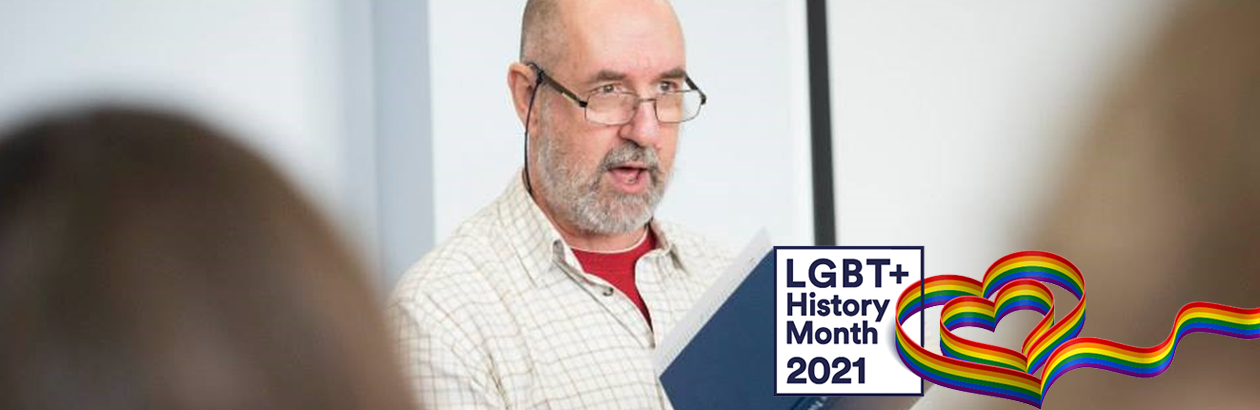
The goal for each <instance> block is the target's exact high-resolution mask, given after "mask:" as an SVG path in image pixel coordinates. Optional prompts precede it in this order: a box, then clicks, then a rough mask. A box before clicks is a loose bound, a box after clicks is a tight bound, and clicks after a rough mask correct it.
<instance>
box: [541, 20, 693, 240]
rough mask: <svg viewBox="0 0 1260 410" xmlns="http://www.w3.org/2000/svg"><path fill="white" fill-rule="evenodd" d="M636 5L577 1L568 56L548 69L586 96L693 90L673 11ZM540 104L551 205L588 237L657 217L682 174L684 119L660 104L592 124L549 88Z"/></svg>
mask: <svg viewBox="0 0 1260 410" xmlns="http://www.w3.org/2000/svg"><path fill="white" fill-rule="evenodd" d="M633 3H639V2H623V1H610V2H603V1H578V2H571V3H569V4H568V5H567V7H566V12H565V13H564V17H562V18H564V19H565V23H566V29H565V33H564V35H565V36H566V38H567V40H568V41H567V47H566V50H565V51H564V52H563V53H562V57H561V59H560V61H559V62H557V63H556V64H554V66H553V67H543V68H544V69H545V70H547V74H548V75H549V76H551V77H552V78H554V79H555V80H556V81H558V82H560V83H561V84H563V85H564V86H565V87H567V88H569V89H570V90H572V91H573V92H574V93H576V94H577V95H578V96H579V97H580V98H582V99H589V97H590V96H591V95H593V94H594V93H599V92H609V91H619V92H629V93H634V94H636V95H638V96H639V97H640V98H654V97H656V96H657V95H658V94H660V93H661V92H662V91H667V90H674V89H682V88H684V87H683V83H684V80H683V78H682V73H683V72H684V69H685V67H686V57H685V54H684V50H683V39H682V33H681V31H680V28H679V27H678V24H677V20H676V18H675V17H674V15H673V12H672V10H670V9H669V7H668V5H664V4H650V5H643V4H633ZM653 3H655V2H653ZM544 93H545V94H546V95H545V96H544V95H543V94H544ZM538 102H539V103H540V107H539V108H540V112H539V121H540V126H539V133H538V135H537V136H536V137H535V138H534V142H535V144H534V148H533V151H534V152H535V155H536V162H535V166H536V168H535V169H536V170H537V174H538V177H539V178H538V180H537V181H535V184H536V185H539V186H538V187H537V188H541V189H539V190H538V191H541V194H542V195H541V198H539V199H540V200H541V201H542V202H545V204H543V205H544V206H546V207H548V208H549V209H551V210H552V213H553V214H554V216H555V217H558V218H561V219H563V220H564V222H567V223H568V224H570V225H571V226H572V227H573V228H576V229H578V230H581V231H584V232H586V233H595V234H616V233H625V232H630V231H632V230H634V229H637V228H640V227H642V226H643V225H644V224H645V223H647V221H648V220H650V219H651V217H652V214H653V212H654V210H655V208H656V205H657V204H658V203H659V202H660V200H661V198H662V197H663V195H664V192H665V186H666V185H667V183H668V181H669V178H670V174H671V171H672V170H673V162H674V153H675V148H676V147H677V143H678V124H662V123H660V122H659V121H658V120H657V118H656V113H655V111H654V109H653V104H652V103H651V102H645V103H641V104H639V105H638V108H637V111H636V112H635V113H634V116H633V118H631V120H630V122H628V123H626V124H623V125H604V124H598V123H594V122H590V121H588V120H587V119H586V117H585V115H584V111H583V109H582V108H581V107H579V106H578V105H577V104H576V103H575V102H574V101H572V100H570V99H568V98H566V97H564V96H562V95H560V94H559V93H557V92H555V90H554V89H551V88H550V87H547V86H543V88H542V90H540V98H539V100H538Z"/></svg>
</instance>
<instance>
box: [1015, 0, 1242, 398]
mask: <svg viewBox="0 0 1260 410" xmlns="http://www.w3.org/2000/svg"><path fill="white" fill-rule="evenodd" d="M1257 39H1260V2H1256V1H1235V0H1199V1H1192V2H1187V3H1183V4H1182V5H1181V7H1179V8H1178V9H1175V10H1174V13H1173V14H1172V15H1171V19H1170V20H1169V21H1168V22H1167V24H1166V25H1165V26H1164V28H1163V30H1162V31H1160V32H1159V34H1158V35H1157V36H1156V37H1155V39H1154V42H1153V43H1152V45H1151V47H1150V48H1148V49H1147V50H1146V52H1145V54H1143V55H1142V56H1141V57H1140V58H1139V59H1138V60H1136V62H1135V64H1133V65H1132V66H1130V67H1129V68H1128V70H1127V71H1125V72H1124V73H1123V74H1124V75H1123V76H1122V77H1121V78H1120V81H1119V82H1118V83H1115V84H1114V88H1113V89H1111V93H1110V94H1108V95H1106V99H1105V100H1104V101H1103V105H1102V106H1101V110H1100V111H1099V113H1098V115H1097V116H1096V117H1095V118H1094V119H1093V121H1092V123H1090V124H1089V126H1088V128H1087V129H1086V132H1085V135H1084V139H1083V140H1082V145H1081V146H1080V147H1079V149H1078V151H1077V154H1076V156H1075V158H1073V159H1072V161H1073V162H1071V163H1070V166H1069V167H1068V169H1069V170H1070V171H1069V174H1068V175H1067V177H1066V179H1065V180H1064V182H1063V186H1062V189H1061V191H1060V192H1059V194H1058V195H1057V196H1056V197H1055V200H1056V202H1055V203H1053V204H1052V205H1051V208H1050V212H1049V214H1048V215H1047V218H1046V221H1047V224H1046V225H1045V230H1044V232H1043V233H1042V234H1041V235H1040V237H1039V238H1037V241H1036V242H1037V243H1038V244H1039V245H1040V246H1039V248H1041V249H1045V250H1048V251H1052V252H1055V253H1058V254H1060V255H1063V256H1064V257H1067V258H1068V259H1070V260H1072V262H1073V263H1075V264H1076V265H1077V266H1078V267H1080V268H1081V270H1082V271H1083V272H1084V273H1085V276H1086V283H1087V285H1088V289H1089V295H1090V299H1089V313H1088V319H1087V320H1086V322H1085V328H1084V331H1083V332H1082V336H1089V337H1101V338H1105V339H1110V340H1112V341H1115V342H1119V343H1124V344H1128V345H1133V346H1139V347H1148V346H1154V345H1156V344H1158V343H1160V342H1162V341H1163V340H1164V338H1166V337H1167V336H1168V334H1169V332H1170V331H1171V330H1172V327H1173V319H1174V318H1175V316H1176V314H1177V311H1178V310H1179V309H1180V308H1181V307H1182V306H1183V305H1185V304H1186V303H1190V302H1193V301H1200V300H1201V301H1208V302H1215V303H1221V304H1226V305H1232V306H1237V307H1243V308H1253V307H1257V306H1260V160H1257V158H1260V46H1258V43H1257ZM1075 303H1076V302H1075V300H1074V299H1073V300H1071V303H1069V304H1067V305H1066V307H1067V308H1071V306H1073V305H1075ZM1064 306H1065V305H1062V304H1059V307H1060V308H1063V307H1064ZM1256 383H1260V341H1254V340H1253V341H1245V340H1238V339H1233V338H1228V337H1224V336H1217V335H1205V334H1196V335H1191V336H1188V337H1187V338H1186V339H1184V340H1183V341H1182V342H1181V343H1180V344H1178V346H1177V351H1176V356H1175V359H1174V363H1173V365H1172V366H1171V368H1169V370H1168V371H1167V372H1165V373H1164V374H1162V375H1160V376H1159V377H1156V378H1153V379H1139V378H1133V377H1128V376H1122V375H1117V374H1112V373H1109V372H1105V371H1100V370H1095V369H1088V370H1078V371H1073V372H1072V373H1070V374H1068V375H1066V376H1064V377H1063V378H1061V379H1059V381H1058V382H1056V383H1055V386H1054V388H1053V389H1052V390H1051V392H1050V394H1049V395H1048V397H1047V400H1046V403H1045V405H1046V408H1047V409H1052V408H1071V409H1088V408H1098V409H1104V408H1126V407H1133V408H1187V407H1190V408H1200V407H1201V408H1228V407H1239V408H1254V407H1255V406H1256V403H1257V402H1258V401H1260V391H1256V390H1255V389H1254V386H1255V385H1256ZM993 400H997V399H993ZM1004 404H1005V406H1004V407H1005V408H1027V406H1024V405H1022V404H1018V403H1014V402H1009V403H1004Z"/></svg>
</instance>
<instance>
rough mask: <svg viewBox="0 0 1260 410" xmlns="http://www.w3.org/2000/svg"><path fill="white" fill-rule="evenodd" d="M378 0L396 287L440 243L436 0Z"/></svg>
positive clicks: (387, 266)
mask: <svg viewBox="0 0 1260 410" xmlns="http://www.w3.org/2000/svg"><path fill="white" fill-rule="evenodd" d="M372 5H373V10H372V12H373V15H372V21H373V34H374V38H375V40H374V41H373V45H374V49H373V51H374V53H375V59H374V64H375V66H374V68H373V72H374V74H375V76H374V77H375V85H374V90H375V95H376V97H375V104H376V107H375V108H376V158H377V161H376V173H377V201H378V208H377V209H378V212H377V226H378V227H379V229H378V231H377V232H378V238H379V239H378V240H379V243H380V246H379V247H378V249H379V252H380V260H381V267H380V269H381V272H383V275H382V277H383V285H384V287H385V288H386V289H389V288H392V287H393V286H394V284H395V283H396V282H397V281H398V278H399V277H400V276H401V275H402V274H403V272H404V271H405V270H406V269H407V267H408V266H410V265H411V264H412V263H414V262H415V261H416V260H418V259H419V258H420V257H421V256H422V255H424V253H425V252H427V251H428V250H429V249H431V248H432V247H433V245H434V244H433V242H434V239H433V236H434V235H433V232H434V206H433V203H434V202H433V188H434V186H433V132H432V130H433V128H432V123H433V121H432V105H431V101H430V100H431V98H430V97H431V94H430V87H429V77H430V67H429V38H430V36H429V3H428V1H427V0H376V1H374V2H373V3H372Z"/></svg>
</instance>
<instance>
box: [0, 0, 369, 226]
mask: <svg viewBox="0 0 1260 410" xmlns="http://www.w3.org/2000/svg"><path fill="white" fill-rule="evenodd" d="M367 6H368V4H366V3H361V4H358V5H352V4H346V5H343V4H341V3H339V2H335V1H317V2H311V1H303V0H280V1H265V2H257V1H248V0H220V1H212V2H171V1H163V0H131V1H109V2H90V1H48V0H17V1H5V2H3V3H2V4H0V62H2V63H0V126H8V125H12V124H13V122H14V121H15V120H17V119H19V118H21V117H23V116H25V115H28V114H30V113H32V112H35V111H38V110H41V109H44V108H48V107H59V106H63V105H65V104H75V105H80V104H82V102H84V101H92V100H106V101H122V102H138V103H144V104H149V105H159V106H166V107H172V108H174V109H177V110H181V111H184V112H187V113H190V114H193V115H195V116H198V117H200V118H203V119H207V120H209V121H211V122H213V123H215V124H217V125H221V126H223V127H225V128H227V131H229V132H230V133H232V134H235V135H237V136H238V137H240V138H241V139H242V140H244V141H245V142H246V143H247V144H248V145H250V146H252V147H254V148H256V149H258V150H260V151H261V152H262V153H263V154H264V155H265V156H267V157H268V158H270V159H272V160H274V162H275V163H277V164H278V166H279V167H280V168H281V169H282V170H283V171H284V172H285V173H287V174H288V175H289V176H290V177H291V178H293V179H295V180H296V181H297V182H298V183H299V184H300V186H301V187H302V189H304V190H305V191H306V192H307V193H308V194H310V195H311V196H312V197H313V198H314V199H315V200H316V201H317V202H318V203H319V205H320V206H322V207H323V208H325V209H326V210H327V211H329V213H330V214H331V216H333V217H334V218H335V219H336V220H337V221H338V222H340V224H341V225H342V227H343V228H346V230H347V231H349V232H350V233H351V234H353V235H354V237H355V239H356V240H355V241H354V242H355V243H356V244H358V245H359V248H360V250H364V249H368V248H370V247H371V242H372V241H371V238H372V235H373V233H372V232H371V231H372V229H373V221H374V216H373V209H374V205H373V204H372V202H371V201H372V199H373V198H374V193H373V191H372V190H371V187H372V186H373V184H374V182H373V181H372V178H374V175H373V174H372V170H373V168H372V167H373V165H372V164H373V159H372V142H373V138H372V135H371V133H370V131H371V127H370V125H368V124H366V123H365V121H367V120H368V118H366V117H368V116H370V111H368V110H370V109H371V107H370V98H371V94H370V93H363V92H356V91H354V90H352V89H355V90H366V88H365V87H366V86H365V84H371V79H370V77H364V76H363V74H365V73H363V72H362V71H363V66H362V65H361V62H363V61H365V59H367V58H370V57H371V43H370V41H371V38H370V36H369V35H368V33H366V30H367V29H368V28H369V26H368V24H370V21H369V14H368V12H369V9H368V7H367ZM368 67H370V66H368ZM366 74H368V75H370V73H366ZM365 102H367V103H368V104H365ZM365 180H366V183H364V181H365Z"/></svg>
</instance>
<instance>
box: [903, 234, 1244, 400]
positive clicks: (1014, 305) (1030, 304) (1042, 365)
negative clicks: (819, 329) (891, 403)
mask: <svg viewBox="0 0 1260 410" xmlns="http://www.w3.org/2000/svg"><path fill="white" fill-rule="evenodd" d="M1043 282H1045V283H1051V284H1054V285H1056V286H1059V287H1061V288H1063V289H1065V290H1067V291H1068V292H1070V293H1072V295H1074V296H1076V297H1077V299H1078V300H1079V302H1078V303H1077V305H1076V307H1075V308H1073V309H1072V310H1071V311H1070V312H1068V314H1067V315H1066V316H1064V318H1063V320H1060V321H1057V322H1056V320H1055V314H1054V296H1053V294H1051V293H1050V289H1049V288H1048V287H1046V286H1045V285H1043V284H1042V283H1043ZM990 298H992V299H993V300H990ZM942 305H944V308H943V310H942V312H941V325H940V329H941V352H942V353H944V354H943V355H942V354H937V353H934V352H932V351H929V350H927V349H926V348H924V347H923V346H920V345H918V344H917V343H915V342H914V340H912V339H911V338H910V337H909V336H908V335H907V334H906V331H905V329H903V328H902V325H903V324H904V323H905V321H906V320H907V319H909V318H910V317H912V316H914V315H915V314H917V313H919V312H922V311H924V310H926V309H928V308H931V307H935V306H942ZM1020 310H1032V311H1035V312H1039V313H1041V314H1043V315H1044V316H1045V317H1044V318H1043V319H1042V320H1041V322H1039V323H1038V324H1037V325H1036V326H1034V327H1033V329H1032V330H1030V331H1029V334H1028V336H1027V337H1026V338H1025V339H1024V343H1023V345H1022V348H1021V351H1019V352H1016V351H1014V350H1010V349H1006V348H1002V347H999V346H993V345H989V344H985V343H979V342H975V341H971V340H967V339H965V338H962V337H959V336H957V335H955V334H954V333H953V330H954V329H958V328H961V327H968V326H970V327H979V328H984V329H988V330H993V329H995V328H996V327H997V325H998V324H999V323H1000V322H1001V320H1002V318H1004V317H1005V316H1006V315H1008V314H1010V313H1011V312H1017V311H1020ZM1084 324H1085V280H1084V277H1083V276H1082V275H1081V272H1080V270H1079V269H1077V268H1076V266H1075V265H1073V264H1072V262H1069V261H1068V260H1067V259H1064V258H1063V257H1061V256H1059V255H1055V254H1053V253H1049V252H1041V251H1023V252H1016V253H1012V254H1010V255H1007V256H1005V257H1003V258H1001V259H998V260H997V262H994V263H993V265H991V266H990V267H989V269H988V270H987V271H986V272H985V274H984V278H983V280H982V281H979V282H977V281H976V280H975V279H971V278H968V277H964V276H955V275H943V276H933V277H930V278H927V279H925V280H923V281H920V282H915V283H913V284H911V285H910V286H909V287H907V288H906V290H905V291H903V292H902V293H901V297H900V298H899V299H898V301H897V352H898V354H899V355H900V356H901V361H902V362H903V363H905V365H906V367H908V368H909V369H910V370H911V371H913V372H914V373H915V374H917V375H919V377H922V378H924V379H926V380H928V381H931V382H933V383H935V384H937V385H940V386H944V387H948V388H951V389H955V390H961V391H967V392H972V393H976V394H983V395H987V396H994V397H1001V398H1005V399H1010V400H1016V401H1020V402H1024V403H1028V404H1029V405H1032V406H1034V407H1038V408H1040V407H1041V403H1042V402H1043V400H1044V399H1045V394H1046V392H1048V391H1049V389H1050V386H1051V385H1053V384H1054V381H1055V380H1057V379H1058V378H1059V377H1061V376H1062V375H1064V374H1066V373H1067V372H1069V371H1071V370H1073V369H1078V368H1082V367H1092V368H1098V369H1103V370H1108V371H1112V372H1116V373H1120V374H1127V375H1130V376H1136V377H1154V376H1157V375H1159V374H1160V373H1163V372H1164V370H1167V368H1168V366H1169V365H1170V364H1171V362H1172V356H1173V354H1174V352H1175V351H1176V345H1177V342H1178V341H1180V340H1181V338H1182V337H1184V336H1185V335H1187V334H1190V333H1196V332H1204V333H1216V334H1221V335H1226V336H1231V337H1236V338H1240V339H1256V338H1260V308H1254V309H1240V308H1235V307H1230V306H1224V305H1218V304H1214V303H1206V302H1194V303H1190V304H1188V305H1186V306H1185V307H1183V308H1181V311H1179V312H1178V313H1177V320H1176V321H1175V325H1174V327H1173V331H1172V333H1171V334H1170V335H1169V336H1168V338H1167V339H1165V340H1164V342H1163V343H1161V344H1159V345H1156V346H1153V347H1149V348H1138V347H1133V346H1128V345H1124V344H1120V343H1115V342H1111V341H1108V340H1103V339H1097V338H1079V337H1077V336H1078V335H1079V334H1080V332H1081V328H1082V327H1083V326H1084ZM1039 373H1040V374H1039Z"/></svg>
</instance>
